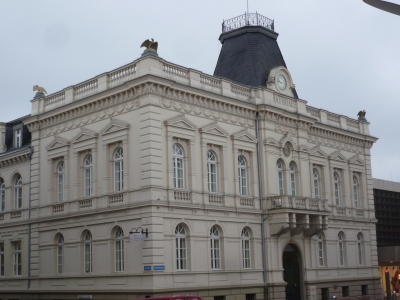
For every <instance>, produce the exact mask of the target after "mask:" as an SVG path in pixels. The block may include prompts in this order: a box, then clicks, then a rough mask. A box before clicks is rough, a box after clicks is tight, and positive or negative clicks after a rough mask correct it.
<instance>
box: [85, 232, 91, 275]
mask: <svg viewBox="0 0 400 300" xmlns="http://www.w3.org/2000/svg"><path fill="white" fill-rule="evenodd" d="M83 244H84V270H85V273H92V271H93V247H92V233H91V232H90V231H86V233H85V237H84V240H83Z"/></svg>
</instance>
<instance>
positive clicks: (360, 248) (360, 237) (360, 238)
mask: <svg viewBox="0 0 400 300" xmlns="http://www.w3.org/2000/svg"><path fill="white" fill-rule="evenodd" d="M357 256H358V265H360V266H362V265H363V264H364V261H363V235H362V233H361V232H360V233H359V234H357Z"/></svg>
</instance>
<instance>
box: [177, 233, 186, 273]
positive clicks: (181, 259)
mask: <svg viewBox="0 0 400 300" xmlns="http://www.w3.org/2000/svg"><path fill="white" fill-rule="evenodd" d="M175 240H176V269H177V270H186V269H187V267H186V238H183V237H182V238H181V237H176V239H175Z"/></svg>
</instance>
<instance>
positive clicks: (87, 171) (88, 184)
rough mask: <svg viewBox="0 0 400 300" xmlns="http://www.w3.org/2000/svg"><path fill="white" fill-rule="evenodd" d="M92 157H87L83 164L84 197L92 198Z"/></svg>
mask: <svg viewBox="0 0 400 300" xmlns="http://www.w3.org/2000/svg"><path fill="white" fill-rule="evenodd" d="M92 166H93V164H92V155H90V154H89V155H87V156H86V157H85V160H84V162H83V168H84V190H85V197H90V196H92V191H93V187H92V185H93V184H92V183H93V175H92Z"/></svg>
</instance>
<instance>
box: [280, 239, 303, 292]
mask: <svg viewBox="0 0 400 300" xmlns="http://www.w3.org/2000/svg"><path fill="white" fill-rule="evenodd" d="M282 260H283V274H284V275H283V279H284V280H285V281H286V283H287V285H286V288H285V293H286V300H301V299H302V296H301V295H302V277H301V269H302V266H301V255H300V251H299V249H298V248H297V246H296V245H294V244H288V245H287V246H286V247H285V250H284V251H283V258H282Z"/></svg>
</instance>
